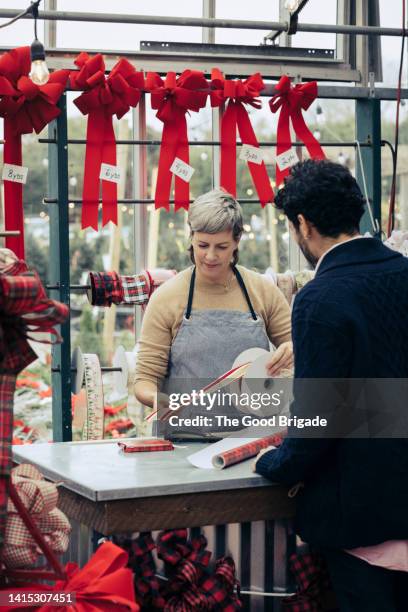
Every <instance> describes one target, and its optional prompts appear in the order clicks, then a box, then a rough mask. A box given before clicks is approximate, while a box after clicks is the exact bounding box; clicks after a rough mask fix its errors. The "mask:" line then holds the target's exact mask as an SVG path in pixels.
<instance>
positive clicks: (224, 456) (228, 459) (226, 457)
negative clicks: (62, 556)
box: [214, 434, 282, 468]
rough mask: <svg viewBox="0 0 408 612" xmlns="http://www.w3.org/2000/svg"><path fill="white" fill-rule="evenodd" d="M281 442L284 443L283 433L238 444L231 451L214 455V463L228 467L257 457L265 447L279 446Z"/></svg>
mask: <svg viewBox="0 0 408 612" xmlns="http://www.w3.org/2000/svg"><path fill="white" fill-rule="evenodd" d="M280 444H282V435H281V434H274V435H273V436H265V438H261V439H260V440H254V441H253V442H248V443H247V444H242V445H241V446H237V448H232V449H231V450H229V451H225V452H224V453H220V454H219V455H216V456H215V457H214V463H215V465H216V466H217V467H223V468H224V467H228V466H229V465H234V464H235V463H240V462H241V461H245V460H246V459H249V458H250V457H255V455H257V454H258V453H259V451H261V450H262V449H263V448H267V447H268V446H279V445H280Z"/></svg>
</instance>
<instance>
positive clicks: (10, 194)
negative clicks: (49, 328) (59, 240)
mask: <svg viewBox="0 0 408 612" xmlns="http://www.w3.org/2000/svg"><path fill="white" fill-rule="evenodd" d="M30 67H31V57H30V47H19V48H18V49H13V50H12V51H8V52H7V53H4V54H3V55H2V56H1V57H0V117H4V139H5V143H4V163H7V164H14V165H17V166H21V165H22V151H21V134H31V133H32V132H33V130H34V131H35V132H36V133H37V134H39V133H40V132H41V130H42V129H44V127H45V126H46V125H47V124H48V123H49V122H50V121H52V120H53V119H55V118H56V117H58V115H59V114H60V110H59V108H57V106H56V104H57V102H58V100H59V98H60V97H61V95H62V93H63V91H64V89H65V85H66V82H67V79H68V75H69V71H68V70H57V71H55V72H53V73H52V74H51V75H50V78H49V81H48V83H46V84H45V85H36V84H35V83H33V82H32V81H31V79H30V78H29V77H28V74H29V72H30ZM4 200H5V229H6V230H18V231H19V232H20V235H19V236H11V237H8V238H6V247H7V248H9V249H11V250H12V251H14V252H15V254H16V255H17V256H18V257H19V258H20V259H24V215H23V185H22V184H21V183H15V182H11V181H4Z"/></svg>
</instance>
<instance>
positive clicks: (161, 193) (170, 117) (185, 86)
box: [146, 70, 208, 211]
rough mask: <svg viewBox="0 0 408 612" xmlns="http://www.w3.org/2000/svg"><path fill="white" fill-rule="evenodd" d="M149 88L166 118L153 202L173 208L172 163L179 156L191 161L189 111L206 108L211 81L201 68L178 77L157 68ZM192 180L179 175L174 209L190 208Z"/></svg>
mask: <svg viewBox="0 0 408 612" xmlns="http://www.w3.org/2000/svg"><path fill="white" fill-rule="evenodd" d="M146 89H147V90H148V91H150V92H151V103H152V108H153V109H154V110H157V113H156V117H157V118H158V119H160V121H162V122H163V134H162V141H161V147H160V158H159V169H158V174H157V183H156V192H155V196H154V203H155V207H156V208H165V209H166V210H169V209H170V202H169V200H170V189H171V182H172V178H173V176H172V173H171V172H170V167H171V165H172V163H173V161H174V159H175V158H176V157H178V158H179V159H181V160H182V161H184V162H185V163H187V164H188V163H189V148H188V136H187V121H186V113H187V112H188V111H194V112H198V111H199V110H200V108H204V106H205V104H206V101H207V96H208V83H207V81H206V79H205V77H204V74H203V73H202V72H201V71H199V70H184V72H182V73H181V75H180V76H179V77H177V75H176V73H175V72H168V73H167V76H166V78H165V80H164V81H163V79H162V78H160V77H159V75H158V74H157V73H155V72H148V73H147V76H146ZM189 202H190V186H189V183H188V182H186V181H183V180H182V179H181V178H179V177H178V176H176V177H175V182H174V203H175V204H174V209H175V210H176V211H177V210H179V209H180V208H184V209H186V210H187V209H188V207H189Z"/></svg>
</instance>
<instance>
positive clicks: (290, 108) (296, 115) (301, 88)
mask: <svg viewBox="0 0 408 612" xmlns="http://www.w3.org/2000/svg"><path fill="white" fill-rule="evenodd" d="M275 90H276V91H277V93H276V94H275V95H274V96H273V98H271V99H270V100H269V106H270V109H271V111H272V112H273V113H276V112H277V111H278V110H279V109H280V114H279V119H278V131H277V145H276V155H277V156H279V155H281V154H282V153H285V152H286V151H289V150H290V149H291V148H292V138H291V134H290V122H292V126H293V129H294V130H295V134H296V137H297V139H298V140H299V141H300V142H303V143H304V145H305V147H306V149H307V151H308V153H309V155H310V157H312V158H313V159H325V157H326V156H325V154H324V151H323V149H322V147H321V146H320V144H319V142H318V140H317V139H316V138H315V137H314V136H313V134H312V132H311V131H310V130H309V128H308V127H307V125H306V123H305V120H304V118H303V115H302V110H307V109H308V108H309V106H310V105H311V104H312V102H314V100H315V99H316V98H317V83H316V81H310V82H309V83H303V84H297V85H295V86H292V85H291V82H290V79H289V77H288V76H286V75H284V76H282V77H281V79H280V81H279V83H278V84H277V85H276V87H275ZM289 172H290V167H288V168H285V169H282V170H281V169H280V168H279V166H278V165H277V166H276V185H280V184H281V183H282V182H283V179H284V178H285V176H287V175H288V174H289Z"/></svg>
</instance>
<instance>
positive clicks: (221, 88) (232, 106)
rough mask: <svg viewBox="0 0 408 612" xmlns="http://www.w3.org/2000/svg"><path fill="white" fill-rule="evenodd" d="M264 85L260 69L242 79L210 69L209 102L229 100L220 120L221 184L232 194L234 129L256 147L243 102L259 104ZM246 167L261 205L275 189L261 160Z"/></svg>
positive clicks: (216, 103) (234, 181) (270, 198)
mask: <svg viewBox="0 0 408 612" xmlns="http://www.w3.org/2000/svg"><path fill="white" fill-rule="evenodd" d="M264 88H265V85H264V82H263V80H262V77H261V75H260V74H259V72H257V73H256V74H253V75H252V76H250V77H248V78H247V79H246V80H245V81H240V80H237V81H231V80H228V79H224V77H223V74H222V73H221V72H220V70H218V68H213V70H212V72H211V106H221V105H222V104H223V103H224V102H226V101H228V105H227V108H226V111H225V113H224V115H223V118H222V123H221V186H222V187H224V189H226V190H227V191H228V192H229V193H231V194H232V195H233V196H236V194H237V170H236V155H237V152H236V139H237V129H238V132H239V135H240V138H241V141H242V143H244V144H248V145H252V146H253V147H259V145H258V141H257V139H256V136H255V132H254V130H253V127H252V125H251V121H250V119H249V116H248V111H247V110H246V108H245V106H244V104H249V105H250V106H253V107H254V108H261V106H262V103H261V101H260V100H259V97H258V96H259V94H260V92H261V91H262V90H263V89H264ZM248 168H249V171H250V173H251V176H252V181H253V183H254V186H255V189H256V191H257V193H258V197H259V201H260V202H261V204H262V206H265V205H266V204H267V203H268V202H273V199H274V193H273V189H272V187H271V184H270V181H269V177H268V174H267V171H266V166H265V164H264V162H262V163H261V164H255V163H253V162H248Z"/></svg>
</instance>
